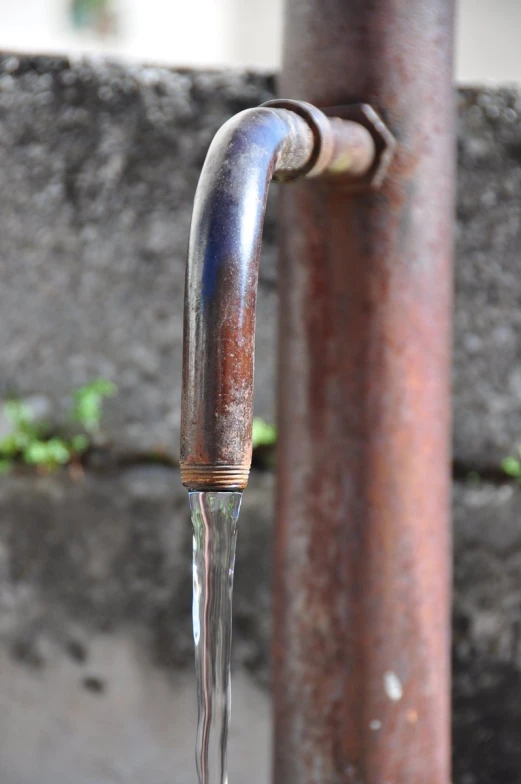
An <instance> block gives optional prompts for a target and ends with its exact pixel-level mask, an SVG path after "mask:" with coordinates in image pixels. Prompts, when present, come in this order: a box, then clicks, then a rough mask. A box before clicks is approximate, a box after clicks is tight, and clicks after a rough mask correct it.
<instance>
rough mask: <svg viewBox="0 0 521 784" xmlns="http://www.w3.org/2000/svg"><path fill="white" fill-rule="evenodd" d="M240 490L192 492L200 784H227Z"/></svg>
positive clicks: (198, 767)
mask: <svg viewBox="0 0 521 784" xmlns="http://www.w3.org/2000/svg"><path fill="white" fill-rule="evenodd" d="M241 497H242V494H241V493H237V492H235V493H234V492H228V493H213V492H212V493H210V492H208V493H205V492H191V493H189V498H190V509H191V512H192V524H193V528H194V552H193V582H194V596H193V609H192V612H193V627H194V643H195V669H196V676H197V704H198V725H197V741H196V748H195V760H196V766H197V775H198V777H199V784H228V774H227V769H226V747H227V742H228V722H229V718H230V707H231V691H230V655H231V644H232V590H233V569H234V565H235V543H236V541H237V520H238V518H239V511H240V507H241Z"/></svg>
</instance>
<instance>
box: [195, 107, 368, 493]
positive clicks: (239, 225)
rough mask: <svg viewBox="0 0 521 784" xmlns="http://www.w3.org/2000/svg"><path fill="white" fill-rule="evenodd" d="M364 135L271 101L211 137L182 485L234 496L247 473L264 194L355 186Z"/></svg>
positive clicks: (202, 191) (198, 244)
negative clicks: (326, 181)
mask: <svg viewBox="0 0 521 784" xmlns="http://www.w3.org/2000/svg"><path fill="white" fill-rule="evenodd" d="M375 156H376V145H375V140H374V138H373V135H372V134H371V132H370V130H368V129H367V128H366V127H364V126H363V124H361V123H358V122H353V121H350V120H339V119H337V118H332V119H329V118H328V117H326V115H325V114H323V113H322V112H321V111H319V110H318V109H316V108H315V107H313V106H311V105H310V104H306V103H303V102H297V101H272V102H269V103H268V104H266V105H264V106H261V107H258V108H256V109H249V110H247V111H244V112H241V113H240V114H238V115H236V116H235V117H233V118H232V119H231V120H229V121H228V122H227V123H225V125H223V127H222V128H221V129H220V130H219V132H218V133H217V135H216V136H215V138H214V140H213V142H212V144H211V146H210V149H209V151H208V155H207V157H206V161H205V164H204V167H203V171H202V174H201V178H200V180H199V184H198V187H197V192H196V196H195V204H194V212H193V218H192V227H191V232H190V243H189V251H188V265H187V275H186V291H185V315H184V357H183V395H182V412H181V477H182V481H183V484H184V485H185V486H186V487H188V488H190V489H192V490H203V489H205V490H208V489H221V490H224V489H242V488H244V487H245V486H246V485H247V482H248V474H249V470H250V464H251V453H252V447H251V431H252V418H253V365H254V344H255V307H256V299H257V283H258V268H259V255H260V249H261V239H262V228H263V223H264V214H265V210H266V199H267V195H268V187H269V184H270V182H271V180H272V179H273V178H275V179H277V180H279V181H282V182H285V181H288V180H294V179H298V178H302V177H313V176H317V175H319V174H321V175H324V174H329V175H330V176H336V177H338V176H341V175H344V176H346V177H347V179H350V180H351V181H353V182H356V181H358V180H361V179H363V177H364V175H366V174H367V173H368V172H369V171H371V170H372V168H373V166H374V164H375Z"/></svg>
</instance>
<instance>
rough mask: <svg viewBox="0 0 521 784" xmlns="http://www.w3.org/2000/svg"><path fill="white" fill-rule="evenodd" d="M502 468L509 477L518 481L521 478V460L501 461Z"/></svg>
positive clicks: (506, 459) (512, 458)
mask: <svg viewBox="0 0 521 784" xmlns="http://www.w3.org/2000/svg"><path fill="white" fill-rule="evenodd" d="M501 468H502V469H503V471H504V472H505V474H508V476H513V477H515V478H516V479H518V478H519V477H521V460H518V459H517V457H505V458H504V460H502V461H501Z"/></svg>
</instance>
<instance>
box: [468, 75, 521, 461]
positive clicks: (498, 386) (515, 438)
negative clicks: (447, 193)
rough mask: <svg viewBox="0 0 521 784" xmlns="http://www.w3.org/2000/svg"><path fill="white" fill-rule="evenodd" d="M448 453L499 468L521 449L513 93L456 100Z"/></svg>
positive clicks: (518, 118)
mask: <svg viewBox="0 0 521 784" xmlns="http://www.w3.org/2000/svg"><path fill="white" fill-rule="evenodd" d="M458 152H459V158H458V161H459V165H458V197H457V234H456V239H457V242H456V310H455V362H454V452H455V456H456V458H457V459H459V460H461V461H463V462H466V463H470V464H473V465H481V466H491V465H497V464H498V463H499V461H500V460H501V458H502V457H504V456H505V455H507V454H510V453H512V452H514V451H515V450H516V448H517V446H518V444H519V443H520V442H521V309H520V303H521V275H520V274H519V261H520V257H521V199H520V195H521V90H520V89H519V88H511V89H463V90H460V91H459V101H458Z"/></svg>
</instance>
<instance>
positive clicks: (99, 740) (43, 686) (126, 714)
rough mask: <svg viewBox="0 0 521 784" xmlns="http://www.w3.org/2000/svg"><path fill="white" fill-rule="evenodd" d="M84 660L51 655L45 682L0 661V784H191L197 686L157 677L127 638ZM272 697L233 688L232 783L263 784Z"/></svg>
mask: <svg viewBox="0 0 521 784" xmlns="http://www.w3.org/2000/svg"><path fill="white" fill-rule="evenodd" d="M89 648H90V654H89V658H88V660H87V661H84V662H78V661H77V660H75V659H74V658H73V657H70V656H69V657H68V656H66V655H64V654H63V652H61V651H59V650H50V651H49V653H50V654H51V656H50V660H49V663H48V665H47V666H46V668H45V670H44V671H43V672H41V673H37V674H35V673H34V672H33V671H31V670H30V669H25V670H20V669H19V668H18V667H16V665H15V664H14V663H13V662H12V660H10V659H9V658H8V657H6V656H5V655H3V654H0V781H2V784H145V782H146V784H195V782H196V781H197V777H196V773H195V765H194V744H195V730H196V703H195V680H194V677H193V675H192V674H191V672H190V673H189V672H187V671H184V672H176V671H174V672H171V673H166V672H164V671H160V670H154V669H152V668H151V667H150V666H149V663H148V661H147V659H146V658H144V657H143V652H142V647H141V646H140V645H138V644H136V643H135V642H134V641H133V640H132V639H131V638H129V637H128V636H127V635H125V636H118V635H98V636H96V637H94V638H92V639H91V640H90V645H89ZM269 771H270V706H269V697H268V696H267V695H266V693H265V692H263V691H262V690H261V689H260V688H259V687H258V686H257V685H256V684H255V683H254V682H253V681H252V680H251V677H249V676H248V675H246V674H245V673H243V672H240V671H239V672H236V673H235V674H234V679H233V712H232V723H231V726H230V738H229V774H230V781H232V782H236V783H237V784H243V783H244V784H246V783H247V784H268V782H269Z"/></svg>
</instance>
